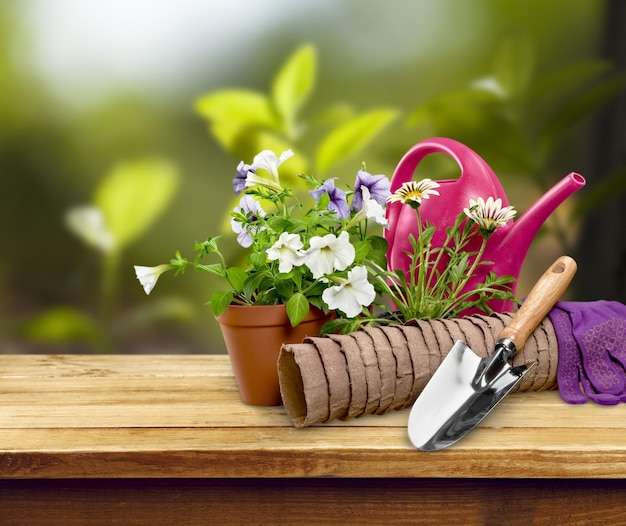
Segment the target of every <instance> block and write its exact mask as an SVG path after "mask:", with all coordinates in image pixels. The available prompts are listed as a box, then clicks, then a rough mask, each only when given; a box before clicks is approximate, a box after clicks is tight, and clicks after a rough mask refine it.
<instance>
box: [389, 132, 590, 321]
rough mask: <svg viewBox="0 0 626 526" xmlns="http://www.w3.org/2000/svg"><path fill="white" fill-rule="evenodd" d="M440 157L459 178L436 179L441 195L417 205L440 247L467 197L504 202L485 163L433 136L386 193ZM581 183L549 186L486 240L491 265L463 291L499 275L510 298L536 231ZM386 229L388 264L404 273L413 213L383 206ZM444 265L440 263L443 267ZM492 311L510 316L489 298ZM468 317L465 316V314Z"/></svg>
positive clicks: (475, 242)
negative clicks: (443, 156) (507, 279)
mask: <svg viewBox="0 0 626 526" xmlns="http://www.w3.org/2000/svg"><path fill="white" fill-rule="evenodd" d="M432 153H444V154H446V155H449V156H450V157H452V158H453V159H454V160H455V161H456V162H457V163H458V165H459V167H460V168H461V175H460V177H459V178H458V179H452V180H445V181H437V182H438V183H439V184H440V185H441V186H440V187H439V188H437V190H438V192H439V194H440V197H437V196H432V197H431V198H429V199H424V200H423V201H422V204H421V206H420V215H421V217H422V221H423V222H424V223H429V224H431V225H433V226H435V227H437V230H436V232H435V234H434V236H433V240H432V244H433V246H434V247H440V246H442V245H443V243H444V241H445V238H446V228H447V227H449V226H452V225H453V224H454V221H455V219H456V217H457V216H458V214H459V213H460V212H461V211H462V210H463V209H464V208H468V207H469V203H470V199H474V200H476V199H477V198H478V197H482V198H483V199H484V200H485V201H486V200H487V198H488V197H490V196H491V197H493V198H494V199H496V198H498V197H499V198H500V199H502V206H508V205H509V201H508V199H507V197H506V194H505V193H504V189H503V188H502V185H501V184H500V181H499V180H498V178H497V176H496V175H495V173H494V172H493V170H492V169H491V168H490V167H489V165H488V164H487V163H486V162H485V161H484V160H483V159H482V158H481V157H480V156H478V155H477V154H476V153H475V152H474V151H472V150H471V149H470V148H468V147H467V146H465V145H464V144H462V143H460V142H458V141H455V140H453V139H446V138H441V137H435V138H432V139H427V140H424V141H421V142H419V143H417V144H416V145H415V146H413V147H412V148H411V149H410V150H409V151H408V152H407V153H406V154H405V155H404V157H403V158H402V159H401V161H400V163H399V164H398V166H397V168H396V171H395V172H394V174H393V177H392V180H391V192H392V193H393V192H395V191H396V190H397V189H398V188H400V186H402V183H405V182H407V181H410V180H412V179H413V174H414V172H415V169H416V167H417V165H418V164H419V163H420V161H421V160H422V159H423V158H424V157H426V156H427V155H429V154H432ZM584 185H585V179H584V177H582V176H581V175H579V174H577V173H570V174H569V175H567V176H566V177H564V178H563V179H562V180H561V181H559V182H558V183H557V184H556V185H554V186H553V187H552V188H551V189H550V190H549V191H548V192H547V193H546V194H545V195H543V196H542V197H541V198H540V199H539V200H538V201H537V202H536V203H535V204H534V205H533V206H531V207H530V208H529V209H528V210H527V211H526V212H525V213H524V214H523V215H522V216H521V217H519V218H518V219H517V220H515V221H509V222H508V223H506V224H505V225H502V226H500V227H499V228H498V229H497V230H496V231H495V232H494V233H493V234H492V235H491V237H490V238H489V240H488V243H487V248H486V249H485V253H484V256H483V258H482V261H493V265H481V266H479V267H478V269H477V272H476V274H475V275H474V276H472V278H470V280H469V281H468V284H467V287H466V289H467V290H471V289H472V288H474V286H475V285H476V284H478V283H481V282H483V281H484V280H485V277H486V275H487V273H488V272H489V271H493V272H495V273H496V274H497V275H499V276H503V275H507V276H512V277H513V278H515V282H513V283H512V284H511V285H512V292H513V294H515V291H516V288H517V280H518V278H519V274H520V270H521V268H522V263H523V262H524V258H525V257H526V254H527V252H528V249H529V248H530V244H531V242H532V241H533V239H534V237H535V235H536V234H537V232H538V230H539V228H540V227H541V225H543V223H544V222H545V220H546V219H547V218H548V217H549V216H550V214H551V213H552V212H553V211H554V210H555V209H556V208H557V207H558V206H559V205H560V204H561V203H562V202H563V201H564V200H565V199H567V197H569V196H570V195H571V194H573V193H574V192H575V191H576V190H578V189H580V188H582V187H583V186H584ZM387 219H388V221H389V229H388V230H386V231H385V238H386V239H387V242H388V243H389V249H388V251H387V262H388V266H389V269H390V270H396V269H400V270H403V271H404V272H407V271H408V269H409V264H410V258H409V256H408V255H407V254H406V252H407V251H409V252H410V251H411V250H412V249H411V245H410V242H409V234H413V235H414V236H415V237H416V238H417V219H416V214H415V210H413V209H412V208H410V207H409V206H408V205H405V204H403V203H400V202H396V203H391V204H390V205H389V206H388V208H387ZM481 241H482V239H481V236H475V237H474V238H473V239H472V241H471V243H470V244H469V245H468V246H467V248H466V250H467V251H477V250H478V249H479V247H480V244H481ZM445 263H446V262H443V264H445ZM489 306H490V307H491V308H492V309H493V310H494V311H495V312H509V311H512V310H514V309H515V306H514V304H513V302H510V301H503V300H497V301H496V300H494V301H492V302H491V303H490V305H489ZM468 314H470V313H468Z"/></svg>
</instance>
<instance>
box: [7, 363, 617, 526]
mask: <svg viewBox="0 0 626 526" xmlns="http://www.w3.org/2000/svg"><path fill="white" fill-rule="evenodd" d="M408 411H409V409H405V410H402V411H395V412H391V413H388V414H386V415H370V416H367V417H363V418H358V419H353V420H349V421H345V422H342V421H333V422H331V423H329V424H320V425H316V426H313V427H310V428H304V429H295V428H294V427H293V426H292V424H291V421H290V420H289V418H288V417H287V415H286V413H285V411H284V408H283V407H252V406H247V405H244V404H243V403H242V402H241V401H240V399H239V394H238V391H237V387H236V384H235V381H234V378H233V376H232V372H231V368H230V364H229V361H228V358H227V357H226V356H222V355H218V356H215V355H211V356H198V355H176V356H145V355H144V356H76V355H72V356H57V355H55V356H41V355H3V356H0V524H3V525H4V524H44V523H45V524H65V525H71V524H118V522H116V521H117V520H119V521H120V522H119V524H122V523H123V524H168V523H172V522H168V520H167V519H168V517H169V518H171V517H174V516H176V515H177V514H178V516H182V515H181V514H183V515H185V513H184V512H187V514H188V515H187V516H188V518H189V520H188V521H187V524H212V523H216V524H229V523H233V524H234V523H245V524H255V523H257V524H296V523H305V524H306V523H307V521H306V519H307V517H308V519H311V520H312V519H313V518H315V517H317V520H313V522H310V521H309V522H308V523H319V524H330V523H332V522H331V519H332V520H335V519H336V520H337V522H343V523H344V524H345V523H346V520H345V517H346V516H347V514H350V513H352V514H353V515H352V516H353V517H357V516H362V515H363V514H365V515H363V516H366V517H369V518H370V519H372V520H371V521H370V522H369V524H375V523H377V520H376V517H378V518H379V519H380V520H381V521H383V519H385V520H384V521H383V522H382V523H385V524H402V523H405V524H412V523H417V522H412V521H411V520H407V518H408V517H415V513H417V511H416V510H421V511H420V515H419V517H421V518H422V519H423V521H421V522H419V523H423V524H428V523H429V522H428V520H427V519H428V517H430V518H431V519H432V520H433V521H434V522H432V523H433V524H437V523H438V524H444V523H446V524H454V523H456V522H455V520H454V519H455V517H456V518H457V519H459V520H461V519H465V520H462V521H460V523H463V524H473V523H476V524H508V523H511V524H515V523H516V522H507V521H503V520H501V521H498V520H496V519H493V517H492V518H489V514H491V513H496V514H497V513H508V511H511V510H513V509H514V508H518V509H519V507H520V506H521V507H522V508H524V507H525V508H526V512H525V513H526V515H525V516H524V515H523V514H522V515H519V517H520V520H521V519H522V518H523V517H525V519H526V520H525V521H524V522H519V523H520V524H539V523H543V522H541V521H539V522H538V520H539V519H536V518H537V517H543V519H548V518H552V524H555V523H564V522H562V520H561V521H559V520H557V519H558V517H559V515H558V514H560V517H563V513H569V515H568V516H569V517H571V519H572V520H568V521H567V523H568V524H577V523H580V524H593V523H594V522H593V520H592V519H593V517H594V516H595V515H594V513H596V512H597V510H598V509H599V508H600V507H602V508H603V509H604V510H605V512H607V513H616V514H618V515H616V516H620V515H619V513H621V516H622V517H623V516H624V514H625V513H626V504H624V503H626V498H625V497H626V484H625V482H626V480H608V479H626V406H624V405H618V406H612V407H603V406H598V405H596V404H591V403H588V404H584V405H580V406H574V405H569V404H566V403H565V402H563V401H562V400H561V399H560V397H559V394H558V392H534V393H517V394H512V395H510V396H508V397H507V398H506V399H505V400H504V401H503V402H502V404H501V405H500V406H498V407H497V408H496V409H495V410H494V412H492V413H491V414H490V415H489V416H488V417H487V419H485V421H483V422H482V423H481V425H480V426H479V427H478V428H477V429H476V430H474V431H473V432H472V433H471V434H470V435H468V436H467V437H466V438H465V439H463V440H461V441H459V442H458V443H457V444H455V445H454V446H452V447H450V448H448V449H446V450H442V451H437V452H432V453H422V452H420V451H417V450H416V449H414V448H413V447H412V446H411V444H410V442H409V439H408V437H407V430H406V426H407V420H408ZM497 479H500V480H497ZM513 479H517V480H513ZM544 479H549V483H548V480H544ZM568 479H574V480H568ZM601 479H605V480H601ZM507 487H513V488H515V487H516V488H518V490H519V491H518V492H517V493H515V498H514V499H511V498H510V497H511V495H510V494H509V493H508V490H507V491H503V490H504V488H507ZM581 496H586V498H587V499H591V500H590V501H589V502H591V503H592V504H589V502H587V500H585V499H583V500H581V498H582V497H581ZM342 499H343V500H342ZM447 499H452V502H455V503H456V504H455V505H452V504H451V502H450V501H449V500H447ZM585 502H587V503H586V504H585ZM29 503H30V504H29ZM481 503H482V504H481ZM507 503H508V504H507ZM324 506H328V507H329V508H328V509H330V507H332V508H333V509H335V512H333V513H334V514H329V515H328V521H326V519H324V516H325V515H324V513H322V511H323V510H324ZM509 506H510V510H509ZM594 506H595V507H594ZM392 507H393V511H392V510H391V508H392ZM104 509H107V510H108V515H106V516H104V515H102V516H101V515H99V514H101V513H102V512H103V510H104ZM217 509H219V510H221V511H220V515H219V517H221V520H217V519H216V520H215V521H214V522H213V521H212V520H209V519H211V517H213V518H215V517H217V516H213V515H211V513H212V512H211V510H217ZM254 509H256V510H257V515H254V512H253V511H250V510H254ZM281 509H282V511H280V510H281ZM551 509H552V511H550V510H551ZM594 509H595V510H596V512H594ZM38 510H39V511H38ZM72 510H74V511H72ZM350 510H352V511H350ZM437 510H438V511H437ZM442 510H443V511H445V512H446V513H447V515H446V517H448V518H449V520H447V521H444V522H437V521H435V517H439V519H440V520H441V515H440V514H441V513H442ZM459 510H460V511H459ZM555 510H556V511H555ZM128 513H132V514H134V515H132V517H134V519H133V520H132V521H130V522H129V521H128V520H127V521H126V522H124V521H123V519H124V517H126V519H128V517H129V515H128ZM438 513H439V515H437V514H438ZM528 513H530V514H531V518H532V517H535V518H534V519H532V520H529V519H528V517H529V515H528ZM125 514H126V515H125ZM277 514H278V515H277ZM280 514H282V515H280ZM411 514H412V515H411ZM429 514H430V515H429ZM192 515H193V517H196V519H197V520H196V519H192V518H191V517H192ZM516 516H517V515H516ZM94 517H100V518H98V519H97V520H96V518H94ZM159 517H160V518H161V519H163V521H160V519H159ZM298 517H299V519H301V520H302V521H301V522H298V520H296V519H298ZM148 518H150V520H151V521H152V522H147V521H148ZM342 518H343V519H344V520H342ZM605 518H606V516H605ZM105 519H106V520H105ZM256 519H258V520H256ZM144 520H145V521H146V522H142V521H144ZM194 520H195V522H194ZM405 520H406V522H403V521H405ZM429 520H430V519H429ZM107 521H108V522H107ZM577 521H580V522H577ZM361 523H363V522H361ZM546 523H547V522H546ZM599 523H600V522H599ZM606 523H607V524H617V522H611V521H608V522H606Z"/></svg>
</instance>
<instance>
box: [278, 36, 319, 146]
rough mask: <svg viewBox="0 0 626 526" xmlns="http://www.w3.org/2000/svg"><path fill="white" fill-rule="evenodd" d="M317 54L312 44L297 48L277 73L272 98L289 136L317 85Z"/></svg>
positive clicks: (291, 134) (293, 131) (292, 133)
mask: <svg viewBox="0 0 626 526" xmlns="http://www.w3.org/2000/svg"><path fill="white" fill-rule="evenodd" d="M316 71H317V55H316V52H315V48H314V47H313V46H312V45H305V46H302V47H300V48H299V49H297V50H296V51H295V52H294V53H293V54H292V55H291V56H290V57H289V58H288V59H287V61H286V62H285V64H284V65H283V66H282V68H281V69H280V70H279V72H278V73H277V75H276V77H275V79H274V84H273V86H272V98H273V101H274V105H275V107H276V109H277V110H278V113H279V115H280V116H281V117H282V119H283V121H284V124H285V132H286V134H287V136H289V137H293V135H294V133H295V129H294V124H295V121H296V116H297V114H298V111H299V110H300V108H301V107H302V105H303V104H304V103H305V102H306V100H307V99H308V98H309V95H310V94H311V92H312V91H313V87H314V85H315V76H316Z"/></svg>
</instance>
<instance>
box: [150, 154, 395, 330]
mask: <svg viewBox="0 0 626 526" xmlns="http://www.w3.org/2000/svg"><path fill="white" fill-rule="evenodd" d="M288 159H291V154H289V152H285V154H283V155H281V156H280V158H279V157H278V156H277V155H276V154H275V153H274V152H261V153H260V154H259V155H257V156H255V158H254V163H253V165H250V166H248V167H247V168H245V169H244V170H242V171H241V175H242V176H245V177H244V179H245V184H243V190H242V194H243V195H242V197H241V201H240V204H239V206H238V207H237V208H235V210H233V211H232V212H231V214H230V218H231V219H232V220H233V222H234V224H235V225H238V227H237V228H238V230H239V232H238V233H239V235H240V238H239V239H238V241H239V242H240V244H241V245H242V246H243V247H244V248H246V249H248V252H247V255H246V256H245V261H244V263H243V265H242V266H232V265H229V264H227V262H226V260H225V258H224V256H223V255H222V253H221V252H220V250H219V248H218V242H219V240H220V237H221V236H216V237H209V238H208V239H207V240H206V241H204V242H202V243H196V245H195V250H196V252H197V255H196V256H195V258H194V259H193V260H191V261H188V260H186V259H185V258H184V257H182V256H181V255H180V253H179V252H176V257H175V258H174V259H172V260H170V262H169V264H166V265H164V266H163V265H160V266H158V267H155V268H154V269H153V271H151V272H148V273H147V274H146V276H145V280H146V282H144V281H142V280H141V278H140V281H141V282H142V285H144V288H145V287H146V283H148V284H149V285H151V286H154V284H155V283H156V278H158V276H159V275H160V274H162V272H161V271H158V269H163V268H165V269H166V270H175V274H180V273H183V272H185V270H186V269H187V268H188V267H193V268H194V269H195V270H198V271H205V272H209V273H211V274H215V275H218V276H220V277H222V278H224V279H225V281H226V284H227V289H226V290H224V291H220V292H215V293H213V295H212V296H211V301H210V302H209V303H210V305H211V308H212V310H213V313H214V314H215V316H219V315H220V314H221V313H223V312H224V310H225V309H226V308H227V307H228V305H230V304H231V303H232V304H236V305H274V304H284V305H285V306H286V311H287V315H288V317H289V320H290V322H291V324H292V325H293V326H296V325H298V324H299V323H301V322H302V321H303V320H304V318H305V317H306V315H307V314H308V313H309V309H310V307H311V306H313V307H317V308H319V309H322V310H323V311H324V312H329V311H330V310H333V311H335V312H337V317H338V318H344V319H351V318H354V317H357V316H360V315H361V314H363V309H364V308H365V307H368V306H369V305H370V304H371V303H372V302H373V301H374V299H375V295H376V290H375V287H374V286H373V285H372V284H371V283H370V282H368V281H367V266H366V265H367V262H368V261H372V262H373V264H376V263H381V264H382V262H384V261H385V253H386V250H387V243H386V241H385V240H384V239H383V238H381V237H380V236H377V235H369V234H368V232H367V226H368V221H374V222H376V223H378V224H381V225H382V224H386V219H385V218H384V207H383V205H382V204H381V201H382V202H385V201H384V200H385V199H386V197H387V196H388V195H389V185H390V182H389V180H388V179H387V178H386V177H385V176H384V175H374V176H372V175H371V174H368V173H367V172H365V171H361V172H360V173H359V178H358V182H357V185H358V186H355V187H354V188H353V189H351V190H350V191H348V192H344V191H343V190H341V189H338V188H337V187H336V186H335V185H334V182H333V179H328V180H326V181H325V182H324V183H320V182H318V181H317V180H316V179H315V178H313V177H311V176H307V175H304V174H302V175H301V177H300V179H301V180H302V181H303V182H304V183H305V184H307V185H309V186H310V187H311V188H312V190H313V191H312V195H310V196H309V199H312V201H313V203H312V206H310V207H305V206H304V204H303V203H302V202H301V201H300V199H299V197H298V196H297V195H296V194H295V193H294V192H293V190H291V189H290V188H288V187H285V186H283V181H282V179H281V178H280V177H279V174H278V167H279V166H282V163H283V162H284V161H286V160H288ZM281 170H282V168H281ZM261 173H264V174H265V176H262V175H260V174H261ZM368 185H371V187H372V188H376V190H375V193H376V195H375V196H373V195H371V194H370V193H369V186H368ZM357 192H358V195H359V197H360V202H359V201H355V200H354V196H355V195H356V194H357ZM316 194H319V195H316ZM313 195H315V197H313ZM349 195H351V196H352V202H351V204H349V203H348V198H349V197H348V196H349ZM262 205H264V206H262ZM207 256H211V257H213V258H217V260H218V263H213V264H209V265H207V264H205V263H203V260H204V258H205V257H207ZM155 276H156V277H155ZM146 290H147V291H148V292H149V291H150V290H151V287H149V288H148V289H146Z"/></svg>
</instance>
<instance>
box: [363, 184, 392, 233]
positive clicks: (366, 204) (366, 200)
mask: <svg viewBox="0 0 626 526" xmlns="http://www.w3.org/2000/svg"><path fill="white" fill-rule="evenodd" d="M361 192H362V193H363V210H364V211H365V217H367V218H368V219H371V220H373V221H375V222H376V223H378V224H379V225H382V226H384V227H385V228H388V227H389V222H388V221H387V218H386V217H385V207H383V206H381V205H380V203H378V202H377V201H375V200H374V199H371V198H370V191H369V190H368V189H367V187H366V186H362V187H361Z"/></svg>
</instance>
